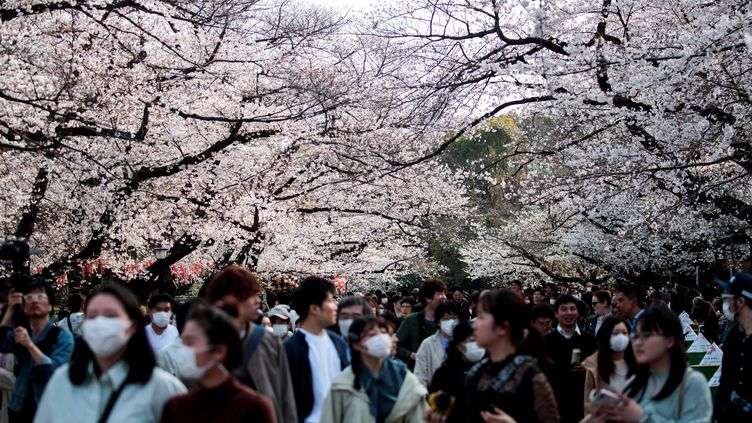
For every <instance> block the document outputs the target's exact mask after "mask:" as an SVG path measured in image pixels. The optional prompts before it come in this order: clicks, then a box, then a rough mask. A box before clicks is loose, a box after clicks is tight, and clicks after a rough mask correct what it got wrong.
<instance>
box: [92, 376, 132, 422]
mask: <svg viewBox="0 0 752 423" xmlns="http://www.w3.org/2000/svg"><path fill="white" fill-rule="evenodd" d="M126 385H128V379H125V381H123V383H122V384H120V386H119V387H118V388H117V390H116V391H115V392H113V393H111V394H110V398H109V399H108V400H107V406H105V408H104V411H103V412H102V415H101V416H99V420H97V422H98V423H107V419H109V418H110V414H112V409H113V408H115V403H116V402H117V400H118V398H120V394H122V393H123V389H125V386H126Z"/></svg>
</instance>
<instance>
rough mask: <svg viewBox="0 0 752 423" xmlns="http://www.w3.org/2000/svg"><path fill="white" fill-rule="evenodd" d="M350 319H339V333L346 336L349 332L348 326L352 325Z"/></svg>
mask: <svg viewBox="0 0 752 423" xmlns="http://www.w3.org/2000/svg"><path fill="white" fill-rule="evenodd" d="M352 322H353V320H352V319H344V320H340V321H339V333H341V334H342V336H344V337H345V338H347V334H348V333H350V326H351V325H352Z"/></svg>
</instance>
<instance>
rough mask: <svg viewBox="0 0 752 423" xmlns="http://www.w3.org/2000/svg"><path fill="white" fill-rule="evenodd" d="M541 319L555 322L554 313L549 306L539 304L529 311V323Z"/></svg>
mask: <svg viewBox="0 0 752 423" xmlns="http://www.w3.org/2000/svg"><path fill="white" fill-rule="evenodd" d="M541 317H547V318H549V319H551V320H556V311H555V310H554V308H553V306H552V305H551V304H546V303H541V304H538V305H537V306H535V307H533V309H532V310H530V321H531V322H532V321H535V319H539V318H541Z"/></svg>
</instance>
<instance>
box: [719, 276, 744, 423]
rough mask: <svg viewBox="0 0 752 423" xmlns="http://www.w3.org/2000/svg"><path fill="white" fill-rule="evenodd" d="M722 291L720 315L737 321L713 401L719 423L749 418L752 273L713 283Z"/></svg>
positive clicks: (728, 340) (724, 345) (731, 332)
mask: <svg viewBox="0 0 752 423" xmlns="http://www.w3.org/2000/svg"><path fill="white" fill-rule="evenodd" d="M716 282H717V283H718V285H720V287H721V288H723V290H724V291H725V293H724V294H723V314H724V315H725V316H726V318H727V319H728V320H729V321H734V320H735V321H736V323H735V324H734V326H732V327H731V330H730V331H729V334H728V336H727V337H726V341H725V342H724V344H723V365H722V367H721V368H722V369H723V371H722V372H721V382H720V385H719V386H718V393H717V394H716V398H715V407H714V414H715V418H716V420H717V421H718V422H720V423H723V422H742V421H750V420H751V419H752V274H749V273H737V274H736V275H734V276H732V277H731V279H730V280H729V281H728V282H723V281H720V280H716Z"/></svg>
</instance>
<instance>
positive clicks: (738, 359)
mask: <svg viewBox="0 0 752 423" xmlns="http://www.w3.org/2000/svg"><path fill="white" fill-rule="evenodd" d="M718 285H719V289H718V293H719V295H718V298H704V297H702V296H700V295H697V296H696V297H693V298H692V300H691V301H686V302H685V301H680V300H678V298H677V297H673V296H672V295H671V293H668V292H662V291H654V292H650V293H648V294H646V293H643V292H642V291H641V289H640V287H638V286H635V285H629V284H623V285H618V286H613V287H593V286H586V287H582V291H577V290H576V289H573V288H571V287H568V286H566V285H556V284H553V283H549V284H546V285H544V286H541V287H534V288H533V287H526V286H525V285H524V284H523V283H521V282H519V281H511V282H510V283H508V284H506V286H504V287H501V288H496V289H489V290H484V291H474V292H464V291H463V290H462V289H459V288H453V289H451V290H448V289H447V287H446V285H445V284H444V283H443V282H441V281H439V280H427V281H425V282H423V283H422V285H421V287H420V288H417V289H415V290H413V291H410V292H400V293H397V292H386V293H384V292H381V291H376V292H370V293H354V294H348V295H337V291H336V289H335V285H334V284H333V283H332V282H331V281H330V280H327V279H324V278H320V277H315V276H311V277H307V278H305V279H303V280H302V281H301V282H300V284H299V286H298V287H297V288H296V289H295V290H294V291H293V292H291V293H287V292H278V293H274V294H272V293H266V295H263V296H262V293H263V292H262V287H261V285H260V283H259V280H258V279H257V277H256V276H255V275H254V274H253V273H252V272H251V271H249V270H248V269H246V268H243V267H240V266H228V267H227V268H225V269H223V270H222V271H220V272H218V273H216V274H214V275H213V276H212V277H211V278H210V279H209V280H208V281H207V282H206V283H205V284H204V285H203V286H202V288H201V291H200V292H199V295H198V298H196V299H192V300H190V301H188V302H184V303H176V302H174V301H173V299H172V298H170V296H169V295H165V294H154V295H152V296H151V298H150V299H149V300H148V303H147V304H146V310H145V311H146V312H145V313H144V312H143V310H142V308H141V304H140V303H139V300H138V299H137V298H136V296H135V295H134V294H133V293H132V292H130V291H129V290H128V288H127V287H126V286H124V285H120V284H110V285H104V286H102V287H100V288H98V289H97V290H96V291H95V292H93V293H92V294H91V295H90V296H89V297H88V298H85V297H84V296H83V295H80V294H75V295H71V296H70V297H69V298H68V311H69V314H68V315H67V316H66V317H65V318H64V319H61V320H60V321H54V319H51V314H52V313H51V312H52V309H53V306H54V304H53V302H54V299H55V296H54V294H53V292H52V290H51V289H50V287H49V286H48V285H47V284H45V283H44V282H33V283H28V284H26V285H25V286H23V287H22V288H21V289H19V290H18V291H16V290H14V289H11V290H10V292H9V294H8V298H7V304H5V305H4V308H3V314H2V320H1V321H0V393H2V395H1V396H0V401H2V408H0V422H3V421H9V422H18V423H21V422H32V421H33V422H82V423H85V422H99V423H103V422H180V423H190V422H194V421H195V422H236V421H237V422H240V421H255V422H285V423H318V422H325V423H330V422H331V423H344V422H379V423H381V422H388V423H391V422H403V423H409V422H590V423H598V422H657V423H666V422H693V423H694V422H698V423H699V422H711V421H718V422H741V421H752V377H750V374H749V372H750V371H752V362H750V361H751V360H752V341H750V335H752V275H750V274H746V273H740V274H737V275H735V276H733V277H732V278H731V279H730V280H729V281H728V282H724V281H718ZM672 297H673V298H672ZM262 298H266V302H264V300H263V299H262ZM685 303H686V304H685ZM689 304H691V308H689V307H687V306H688V305H689ZM681 311H687V312H688V314H689V315H690V316H691V318H692V319H694V320H695V321H696V322H697V323H698V324H699V325H700V332H701V333H703V335H704V336H705V337H706V338H707V339H708V340H710V341H712V342H717V343H718V344H719V345H721V346H722V350H723V353H724V355H723V365H722V369H724V370H725V371H723V372H722V374H721V379H720V386H719V387H718V390H717V393H716V395H715V397H714V398H713V396H712V395H711V392H710V389H709V387H708V383H707V380H706V377H705V376H704V375H703V374H702V373H700V372H698V371H696V370H693V369H692V368H691V367H690V366H688V363H687V357H686V353H685V341H684V330H683V327H682V323H681V322H680V319H679V317H678V313H679V312H681Z"/></svg>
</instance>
